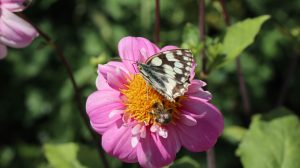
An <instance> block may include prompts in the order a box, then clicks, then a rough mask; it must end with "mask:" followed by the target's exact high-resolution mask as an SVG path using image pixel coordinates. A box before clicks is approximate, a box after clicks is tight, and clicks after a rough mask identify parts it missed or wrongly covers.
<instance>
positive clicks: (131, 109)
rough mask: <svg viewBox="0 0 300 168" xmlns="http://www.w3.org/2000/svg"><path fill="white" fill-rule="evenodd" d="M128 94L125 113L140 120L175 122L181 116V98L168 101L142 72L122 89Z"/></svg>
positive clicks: (125, 101) (148, 122) (160, 122)
mask: <svg viewBox="0 0 300 168" xmlns="http://www.w3.org/2000/svg"><path fill="white" fill-rule="evenodd" d="M121 93H122V94H124V95H125V96H126V100H124V104H125V105H126V106H127V108H126V110H125V113H124V115H125V116H128V117H130V118H132V119H134V120H136V121H138V122H143V123H145V125H149V124H158V125H165V124H169V123H172V124H175V121H176V120H177V119H178V118H179V115H180V114H179V111H178V110H177V108H178V107H180V106H181V105H180V103H179V102H180V99H181V98H179V100H178V101H176V102H170V101H168V100H167V99H166V98H165V97H164V96H162V95H161V94H159V93H158V92H157V91H155V90H154V89H153V88H152V87H151V86H150V85H148V84H147V83H146V81H145V80H144V79H143V77H142V76H141V75H140V74H137V75H134V76H133V77H132V78H131V79H130V80H129V81H128V83H127V84H126V89H123V90H121Z"/></svg>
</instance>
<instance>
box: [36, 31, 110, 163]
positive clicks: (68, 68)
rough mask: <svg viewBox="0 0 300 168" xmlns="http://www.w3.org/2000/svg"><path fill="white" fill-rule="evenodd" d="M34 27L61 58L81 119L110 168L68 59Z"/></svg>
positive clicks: (46, 36) (50, 40) (43, 33)
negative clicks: (82, 100)
mask: <svg viewBox="0 0 300 168" xmlns="http://www.w3.org/2000/svg"><path fill="white" fill-rule="evenodd" d="M34 27H35V29H36V30H37V31H38V32H39V34H40V36H41V37H43V38H44V39H45V40H46V41H47V43H48V44H49V45H50V46H51V47H52V48H53V49H54V50H55V52H56V55H57V56H58V57H59V59H60V61H61V62H62V63H63V65H64V66H65V68H66V70H67V74H68V76H69V78H70V81H71V83H72V86H73V89H74V92H75V98H76V101H77V103H76V104H77V106H78V110H79V111H80V114H81V117H82V118H83V120H84V123H85V125H86V127H87V128H88V130H89V131H90V134H91V135H92V137H93V139H94V141H95V143H96V145H97V147H98V150H97V151H98V153H99V155H100V158H101V160H102V161H103V164H104V166H105V167H107V168H108V167H109V165H108V161H107V160H106V157H105V155H104V153H103V150H102V148H101V146H100V144H101V143H99V138H98V136H97V135H96V134H95V132H94V131H93V129H92V128H91V125H90V122H89V119H88V117H87V114H86V113H85V110H84V109H83V107H82V103H81V95H80V91H79V89H78V86H77V84H76V81H75V78H74V75H73V72H72V69H71V66H70V64H69V62H68V61H67V59H66V57H65V56H64V53H63V51H62V50H61V49H60V48H59V46H58V45H57V44H56V43H55V42H53V41H52V39H51V38H50V37H49V36H48V35H47V34H46V33H45V32H43V31H42V30H41V29H39V28H38V27H37V26H34Z"/></svg>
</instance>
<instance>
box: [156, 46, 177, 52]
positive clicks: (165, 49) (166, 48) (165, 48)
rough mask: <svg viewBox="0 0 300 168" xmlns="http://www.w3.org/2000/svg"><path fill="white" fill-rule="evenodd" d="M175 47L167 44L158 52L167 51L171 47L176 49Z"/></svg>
mask: <svg viewBox="0 0 300 168" xmlns="http://www.w3.org/2000/svg"><path fill="white" fill-rule="evenodd" d="M177 48H178V47H176V46H172V45H168V46H165V47H163V48H162V49H160V52H162V51H168V50H173V49H177Z"/></svg>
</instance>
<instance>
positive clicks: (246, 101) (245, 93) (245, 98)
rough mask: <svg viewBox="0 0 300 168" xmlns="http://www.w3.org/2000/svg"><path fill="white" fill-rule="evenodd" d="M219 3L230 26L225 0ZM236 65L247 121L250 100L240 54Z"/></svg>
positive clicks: (249, 115)
mask: <svg viewBox="0 0 300 168" xmlns="http://www.w3.org/2000/svg"><path fill="white" fill-rule="evenodd" d="M220 4H221V7H222V10H223V17H224V21H225V24H226V25H227V26H230V18H229V15H228V12H227V8H226V4H225V0H220ZM236 67H237V76H238V81H239V88H240V94H241V96H242V101H243V113H244V117H245V118H246V120H247V122H248V121H249V119H250V117H251V106H250V100H249V95H248V90H247V87H246V83H245V78H244V74H243V72H242V65H241V58H240V56H238V57H237V58H236Z"/></svg>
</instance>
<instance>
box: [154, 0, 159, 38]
mask: <svg viewBox="0 0 300 168" xmlns="http://www.w3.org/2000/svg"><path fill="white" fill-rule="evenodd" d="M154 39H155V43H156V44H158V43H159V42H160V6H159V0H155V34H154Z"/></svg>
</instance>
